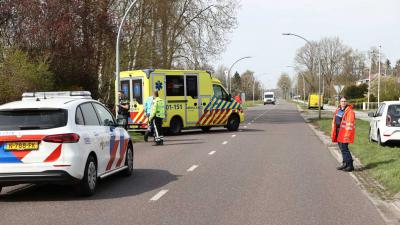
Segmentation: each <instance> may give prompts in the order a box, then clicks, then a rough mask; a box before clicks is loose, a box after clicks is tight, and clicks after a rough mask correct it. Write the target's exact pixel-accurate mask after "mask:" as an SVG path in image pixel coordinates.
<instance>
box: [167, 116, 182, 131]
mask: <svg viewBox="0 0 400 225" xmlns="http://www.w3.org/2000/svg"><path fill="white" fill-rule="evenodd" d="M181 130H182V120H181V119H180V118H179V117H174V118H172V120H171V124H170V128H169V132H170V133H171V134H172V135H177V134H179V133H180V132H181Z"/></svg>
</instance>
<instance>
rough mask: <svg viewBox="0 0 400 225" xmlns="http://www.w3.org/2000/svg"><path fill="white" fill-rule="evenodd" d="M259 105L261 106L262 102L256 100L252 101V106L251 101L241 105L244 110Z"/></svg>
mask: <svg viewBox="0 0 400 225" xmlns="http://www.w3.org/2000/svg"><path fill="white" fill-rule="evenodd" d="M259 104H263V101H262V100H257V101H254V104H253V100H246V101H245V102H244V103H242V107H243V108H244V109H247V108H249V107H253V106H256V105H259Z"/></svg>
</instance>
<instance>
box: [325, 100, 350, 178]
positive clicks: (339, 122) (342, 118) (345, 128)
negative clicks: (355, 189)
mask: <svg viewBox="0 0 400 225" xmlns="http://www.w3.org/2000/svg"><path fill="white" fill-rule="evenodd" d="M355 133H356V124H355V113H354V111H353V107H352V106H351V105H349V104H347V102H346V98H344V97H342V98H341V99H340V105H339V107H338V108H337V109H336V111H335V114H334V116H333V120H332V133H331V137H332V142H337V143H338V145H339V148H340V151H341V153H342V158H343V164H342V165H341V166H339V167H337V169H338V170H343V171H346V172H351V171H353V170H354V166H353V157H352V156H351V153H350V150H349V144H352V143H354V135H355Z"/></svg>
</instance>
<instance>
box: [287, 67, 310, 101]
mask: <svg viewBox="0 0 400 225" xmlns="http://www.w3.org/2000/svg"><path fill="white" fill-rule="evenodd" d="M287 67H290V68H292V69H294V67H293V66H287ZM297 75H301V77H302V78H303V103H304V104H306V82H305V80H304V74H301V73H298V74H297ZM298 87H299V84H297V88H298Z"/></svg>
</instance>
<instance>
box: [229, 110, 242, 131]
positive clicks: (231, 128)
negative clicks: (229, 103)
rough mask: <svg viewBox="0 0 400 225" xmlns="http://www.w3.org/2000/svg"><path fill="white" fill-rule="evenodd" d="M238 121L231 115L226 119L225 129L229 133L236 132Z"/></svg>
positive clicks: (236, 117) (235, 116)
mask: <svg viewBox="0 0 400 225" xmlns="http://www.w3.org/2000/svg"><path fill="white" fill-rule="evenodd" d="M239 125H240V119H239V117H238V116H237V115H235V114H234V115H231V116H230V117H229V119H228V123H227V124H226V128H227V129H228V130H229V131H237V130H238V129H239Z"/></svg>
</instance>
